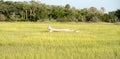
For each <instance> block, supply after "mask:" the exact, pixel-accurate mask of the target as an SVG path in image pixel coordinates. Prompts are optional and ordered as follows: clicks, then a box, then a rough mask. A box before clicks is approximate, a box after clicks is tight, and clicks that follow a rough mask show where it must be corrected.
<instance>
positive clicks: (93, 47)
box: [0, 22, 120, 59]
mask: <svg viewBox="0 0 120 59" xmlns="http://www.w3.org/2000/svg"><path fill="white" fill-rule="evenodd" d="M48 25H51V26H52V27H55V28H70V29H74V30H80V32H78V33H76V32H70V33H69V32H53V33H50V32H48V29H47V26H48ZM0 59H120V25H114V24H107V23H104V24H103V23H99V24H98V23H39V22H38V23H32V22H16V23H10V22H1V23H0Z"/></svg>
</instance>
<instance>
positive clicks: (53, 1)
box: [4, 0, 120, 12]
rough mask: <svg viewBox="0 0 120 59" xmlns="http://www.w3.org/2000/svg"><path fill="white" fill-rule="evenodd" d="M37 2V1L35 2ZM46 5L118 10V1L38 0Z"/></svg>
mask: <svg viewBox="0 0 120 59" xmlns="http://www.w3.org/2000/svg"><path fill="white" fill-rule="evenodd" d="M4 1H31V0H4ZM36 1H37V0H36ZM38 1H41V3H45V4H48V5H62V6H65V5H66V4H70V5H71V6H72V7H75V8H77V9H82V8H90V7H91V6H93V7H96V8H97V9H100V8H101V7H104V8H105V9H106V12H108V11H115V10H117V9H120V0H38Z"/></svg>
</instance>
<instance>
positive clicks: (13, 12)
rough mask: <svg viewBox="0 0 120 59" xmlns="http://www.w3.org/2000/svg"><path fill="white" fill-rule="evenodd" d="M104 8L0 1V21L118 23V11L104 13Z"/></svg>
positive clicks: (119, 17) (119, 18)
mask: <svg viewBox="0 0 120 59" xmlns="http://www.w3.org/2000/svg"><path fill="white" fill-rule="evenodd" d="M104 12H105V8H104V7H101V8H100V10H98V9H97V8H96V7H93V6H91V7H90V8H83V9H76V8H75V7H71V6H70V5H69V4H66V5H65V6H55V5H46V4H43V3H41V2H36V1H34V0H31V1H30V2H13V1H3V0H1V1H0V20H2V21H33V22H37V21H56V22H57V21H58V22H120V9H118V10H116V11H111V12H109V13H104Z"/></svg>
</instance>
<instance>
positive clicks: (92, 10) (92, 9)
mask: <svg viewBox="0 0 120 59" xmlns="http://www.w3.org/2000/svg"><path fill="white" fill-rule="evenodd" d="M89 10H90V11H91V12H94V13H95V12H97V8H95V7H90V9H89Z"/></svg>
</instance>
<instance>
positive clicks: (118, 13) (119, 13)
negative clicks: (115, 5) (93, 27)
mask: <svg viewBox="0 0 120 59" xmlns="http://www.w3.org/2000/svg"><path fill="white" fill-rule="evenodd" d="M115 16H117V17H118V19H119V20H118V21H119V22H120V9H118V10H117V11H115Z"/></svg>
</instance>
